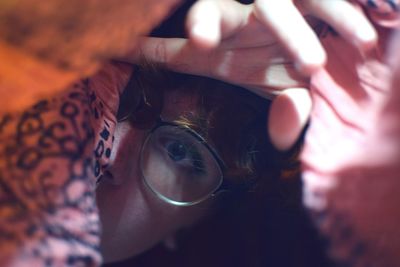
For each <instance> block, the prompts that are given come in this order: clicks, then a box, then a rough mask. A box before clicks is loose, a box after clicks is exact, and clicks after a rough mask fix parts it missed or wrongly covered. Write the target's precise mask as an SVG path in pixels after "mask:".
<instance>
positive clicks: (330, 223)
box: [301, 1, 400, 267]
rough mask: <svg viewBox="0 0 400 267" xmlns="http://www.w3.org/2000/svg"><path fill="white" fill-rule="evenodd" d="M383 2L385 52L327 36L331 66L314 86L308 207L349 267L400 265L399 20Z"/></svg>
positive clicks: (378, 15)
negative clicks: (368, 50) (367, 50)
mask: <svg viewBox="0 0 400 267" xmlns="http://www.w3.org/2000/svg"><path fill="white" fill-rule="evenodd" d="M364 2H368V1H364ZM383 2H386V3H387V2H388V1H380V2H379V3H381V4H382V5H381V6H380V7H381V9H378V8H371V7H368V12H370V13H371V14H372V16H371V17H372V19H373V20H375V21H374V22H375V23H377V25H379V26H377V28H378V30H379V37H380V44H379V47H378V48H377V49H376V50H375V51H373V52H371V53H368V54H361V53H360V52H358V51H357V50H356V49H355V48H353V47H352V46H351V45H349V44H347V43H346V42H345V41H343V40H342V39H340V38H339V37H337V36H334V35H332V34H328V35H327V36H326V37H325V38H324V39H323V40H322V42H323V44H324V46H325V47H326V49H327V53H328V64H327V66H326V68H325V69H324V70H322V71H320V72H319V73H317V74H316V75H314V76H313V77H312V81H311V86H312V88H311V94H312V97H313V100H314V107H313V111H312V120H311V125H310V128H309V131H308V133H307V135H306V144H305V148H304V151H303V153H302V155H301V159H302V162H303V179H304V204H305V205H306V207H307V208H309V209H310V211H311V214H312V216H313V218H314V219H315V222H316V224H317V226H318V227H319V229H320V231H321V232H322V234H323V235H324V236H325V237H326V238H327V240H328V252H329V254H330V255H331V256H332V257H333V258H334V259H335V260H337V261H338V262H340V263H342V264H348V265H346V266H383V267H396V266H400V253H399V251H400V229H399V225H400V208H399V206H398V205H399V204H400V63H399V62H400V49H399V48H400V37H399V36H397V38H396V40H393V41H392V43H391V46H392V48H391V49H389V48H388V43H389V40H390V39H391V38H394V37H391V36H394V30H393V29H394V28H396V27H398V21H399V19H398V12H397V11H396V10H395V9H391V10H389V9H387V5H383V4H384V3H383ZM383 7H385V8H383ZM389 22H390V23H389ZM383 26H385V27H383ZM397 35H400V34H397Z"/></svg>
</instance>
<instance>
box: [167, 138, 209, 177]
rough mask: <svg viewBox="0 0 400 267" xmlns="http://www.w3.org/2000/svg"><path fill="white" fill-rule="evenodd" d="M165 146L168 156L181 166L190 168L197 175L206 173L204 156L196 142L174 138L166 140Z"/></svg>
mask: <svg viewBox="0 0 400 267" xmlns="http://www.w3.org/2000/svg"><path fill="white" fill-rule="evenodd" d="M164 146H165V150H166V152H167V155H168V157H169V158H170V159H171V160H172V161H173V162H175V163H176V164H178V165H179V166H181V167H185V168H188V169H189V170H190V172H192V173H194V174H196V175H204V174H205V173H206V169H205V164H204V160H203V157H202V155H201V154H200V152H199V150H198V149H197V147H196V145H195V144H191V143H190V142H184V141H182V140H177V139H172V140H168V141H166V142H165V144H164Z"/></svg>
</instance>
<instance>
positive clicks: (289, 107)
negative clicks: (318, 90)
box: [268, 88, 312, 151]
mask: <svg viewBox="0 0 400 267" xmlns="http://www.w3.org/2000/svg"><path fill="white" fill-rule="evenodd" d="M311 107H312V102H311V97H310V94H309V92H308V90H307V89H304V88H293V89H287V90H285V91H284V92H283V93H282V94H281V95H279V96H278V97H276V99H275V100H274V102H273V103H272V106H271V109H270V113H269V119H268V134H269V136H270V138H271V142H272V144H273V145H274V146H275V147H276V148H277V149H278V150H281V151H285V150H288V149H290V148H291V147H292V146H293V145H294V144H295V143H296V141H297V140H298V138H299V137H300V135H301V132H302V130H303V128H304V127H305V125H306V123H307V121H308V118H309V115H310V113H311Z"/></svg>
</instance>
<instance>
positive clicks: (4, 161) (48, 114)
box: [0, 81, 112, 266]
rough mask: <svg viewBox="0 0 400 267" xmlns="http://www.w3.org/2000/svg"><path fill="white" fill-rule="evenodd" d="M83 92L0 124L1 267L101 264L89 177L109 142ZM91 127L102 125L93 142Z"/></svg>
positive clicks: (90, 95)
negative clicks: (94, 143) (95, 143)
mask: <svg viewBox="0 0 400 267" xmlns="http://www.w3.org/2000/svg"><path fill="white" fill-rule="evenodd" d="M88 85H89V81H85V82H81V83H78V84H76V85H74V86H73V88H72V89H71V90H69V91H68V93H66V94H65V95H64V96H62V97H59V98H53V99H50V100H43V101H41V102H39V103H37V104H36V105H34V106H33V107H31V108H30V109H28V110H26V111H25V112H23V113H21V114H19V115H9V114H6V115H3V116H2V119H1V120H0V265H1V266H25V265H26V264H28V263H29V266H98V265H99V264H100V262H101V257H100V253H99V234H100V224H99V218H98V213H97V207H96V203H95V197H94V186H95V178H94V177H95V176H99V175H100V173H101V172H100V168H99V164H100V162H106V160H102V157H107V156H108V155H109V153H110V149H111V148H110V147H108V145H109V143H110V142H109V140H111V139H112V137H111V131H110V130H109V123H108V122H107V120H105V119H104V118H103V117H102V115H103V113H104V105H103V104H102V101H101V100H99V99H97V97H96V94H95V93H94V92H93V91H90V90H89V88H88ZM100 120H101V123H100ZM93 124H97V125H98V126H99V125H102V130H101V131H100V132H99V133H98V134H96V136H95V134H94V131H93V127H92V125H93ZM99 127H100V126H99ZM94 139H95V140H96V142H97V145H96V148H95V150H94V151H93V140H94ZM92 155H94V157H92ZM93 158H95V160H94V162H93V161H92V159H93Z"/></svg>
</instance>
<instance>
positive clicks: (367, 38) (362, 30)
mask: <svg viewBox="0 0 400 267" xmlns="http://www.w3.org/2000/svg"><path fill="white" fill-rule="evenodd" d="M356 36H357V38H358V40H359V41H361V42H362V43H370V42H374V41H375V40H376V38H377V35H376V32H375V30H374V29H373V28H372V27H359V28H358V29H357V31H356Z"/></svg>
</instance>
